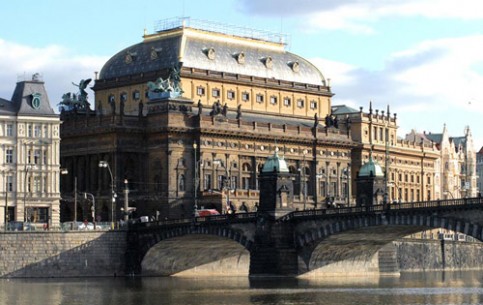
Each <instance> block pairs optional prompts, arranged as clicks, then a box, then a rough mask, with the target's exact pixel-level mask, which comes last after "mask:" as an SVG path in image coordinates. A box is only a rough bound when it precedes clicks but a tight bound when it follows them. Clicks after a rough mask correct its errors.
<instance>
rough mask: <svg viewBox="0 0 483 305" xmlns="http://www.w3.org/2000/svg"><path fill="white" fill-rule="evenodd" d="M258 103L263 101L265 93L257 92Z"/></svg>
mask: <svg viewBox="0 0 483 305" xmlns="http://www.w3.org/2000/svg"><path fill="white" fill-rule="evenodd" d="M257 103H263V95H262V94H257Z"/></svg>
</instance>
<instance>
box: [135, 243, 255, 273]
mask: <svg viewBox="0 0 483 305" xmlns="http://www.w3.org/2000/svg"><path fill="white" fill-rule="evenodd" d="M249 265H250V253H249V251H248V250H246V249H245V248H244V247H243V246H242V245H241V244H239V243H238V242H236V241H233V240H231V239H228V238H223V237H219V236H212V235H202V234H190V235H184V236H179V237H174V238H170V239H165V240H162V241H160V242H159V243H157V244H156V245H154V246H153V247H151V248H150V249H149V251H148V252H147V253H146V255H145V256H144V259H143V261H142V263H141V267H142V274H143V275H145V276H187V277H189V276H196V277H200V276H248V273H249Z"/></svg>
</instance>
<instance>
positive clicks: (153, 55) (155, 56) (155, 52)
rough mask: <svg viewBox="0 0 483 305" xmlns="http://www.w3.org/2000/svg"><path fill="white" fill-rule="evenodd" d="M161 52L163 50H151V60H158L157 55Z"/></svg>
mask: <svg viewBox="0 0 483 305" xmlns="http://www.w3.org/2000/svg"><path fill="white" fill-rule="evenodd" d="M162 50H163V48H155V47H152V48H151V60H155V59H158V55H159V53H160V52H161V51H162Z"/></svg>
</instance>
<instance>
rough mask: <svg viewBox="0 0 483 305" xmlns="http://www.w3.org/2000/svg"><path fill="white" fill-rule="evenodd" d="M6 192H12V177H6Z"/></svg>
mask: <svg viewBox="0 0 483 305" xmlns="http://www.w3.org/2000/svg"><path fill="white" fill-rule="evenodd" d="M7 191H8V192H13V176H7Z"/></svg>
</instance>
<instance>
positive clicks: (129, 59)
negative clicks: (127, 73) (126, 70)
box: [124, 51, 137, 64]
mask: <svg viewBox="0 0 483 305" xmlns="http://www.w3.org/2000/svg"><path fill="white" fill-rule="evenodd" d="M136 56H137V52H130V51H127V53H126V57H124V62H125V63H126V64H130V63H132V62H133V61H134V60H135V59H136Z"/></svg>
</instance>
